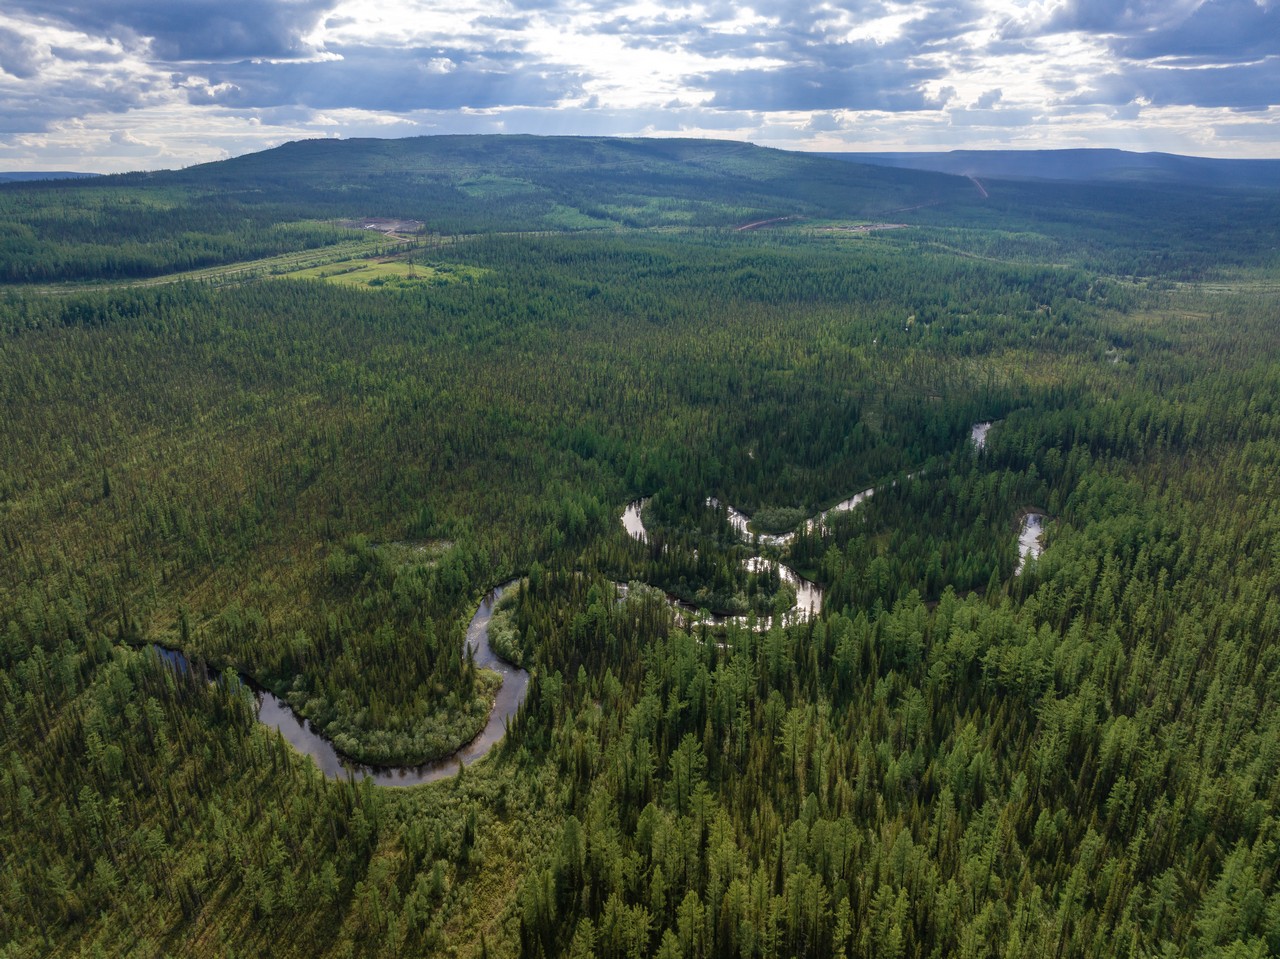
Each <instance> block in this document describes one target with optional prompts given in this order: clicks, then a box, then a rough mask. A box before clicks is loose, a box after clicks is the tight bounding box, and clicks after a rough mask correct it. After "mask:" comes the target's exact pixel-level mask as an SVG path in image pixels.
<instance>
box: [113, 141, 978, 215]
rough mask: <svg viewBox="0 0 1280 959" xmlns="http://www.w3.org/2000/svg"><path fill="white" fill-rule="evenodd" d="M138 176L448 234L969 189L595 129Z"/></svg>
mask: <svg viewBox="0 0 1280 959" xmlns="http://www.w3.org/2000/svg"><path fill="white" fill-rule="evenodd" d="M143 177H144V178H145V179H146V180H149V181H151V182H155V183H159V184H165V185H168V184H179V185H182V186H185V187H189V188H193V189H195V190H201V191H203V190H209V189H216V190H218V191H219V192H220V193H222V191H225V195H226V196H228V197H231V198H233V199H235V200H237V201H238V202H242V203H246V204H259V203H289V204H305V205H307V206H308V207H309V208H310V209H311V210H312V211H313V212H321V211H323V212H324V213H326V214H329V215H348V216H395V217H413V218H415V219H420V220H423V221H425V222H427V223H428V224H429V226H430V228H431V229H432V230H434V231H438V232H446V233H448V232H476V231H481V230H489V229H497V230H529V229H565V228H589V227H593V226H594V227H606V226H632V227H635V226H658V225H708V226H731V225H736V224H743V223H746V222H749V221H751V220H758V219H764V218H773V217H784V216H821V217H831V216H860V215H861V216H878V215H885V214H888V213H890V212H893V211H897V210H901V209H902V208H903V207H908V206H916V205H919V204H921V203H937V202H942V201H946V200H951V199H956V198H958V197H960V196H965V195H967V194H968V193H970V192H972V186H971V185H970V184H967V183H965V182H964V181H963V180H960V179H957V178H955V177H951V176H947V175H942V174H935V173H928V172H923V173H922V172H920V171H903V170H892V169H888V168H885V167H876V166H864V165H855V166H852V167H850V166H847V165H844V164H841V163H840V162H836V161H832V160H829V159H827V158H823V157H814V156H808V155H805V154H799V153H788V152H784V151H781V150H770V149H765V148H762V147H757V146H752V145H751V144H747V143H738V142H730V141H716V140H648V139H618V138H604V137H536V136H436V137H414V138H409V139H400V140H375V139H356V140H302V141H296V142H292V143H286V144H284V145H283V146H280V147H277V148H275V149H273V150H267V151H264V152H262V153H255V154H250V155H247V156H242V157H237V158H235V159H232V160H225V161H220V162H217V163H209V164H203V165H201V166H197V167H192V168H190V169H187V170H183V171H177V172H171V173H164V174H154V175H143ZM137 179H138V178H134V180H137Z"/></svg>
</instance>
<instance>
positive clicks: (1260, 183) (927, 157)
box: [821, 150, 1280, 187]
mask: <svg viewBox="0 0 1280 959" xmlns="http://www.w3.org/2000/svg"><path fill="white" fill-rule="evenodd" d="M821 155H822V156H826V157H831V158H834V159H841V160H846V161H849V162H853V163H872V164H883V165H885V166H888V167H894V168H900V169H911V170H931V171H934V172H939V173H952V174H956V175H958V176H979V177H1007V178H1016V179H1040V180H1084V181H1098V180H1107V181H1128V182H1141V183H1199V184H1203V185H1206V186H1239V187H1280V160H1227V159H1217V158H1213V157H1190V156H1178V155H1176V154H1171V153H1132V152H1129V151H1126V150H952V151H950V152H947V153H915V152H905V153H824V154H821Z"/></svg>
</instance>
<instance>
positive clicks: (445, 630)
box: [0, 137, 1280, 959]
mask: <svg viewBox="0 0 1280 959" xmlns="http://www.w3.org/2000/svg"><path fill="white" fill-rule="evenodd" d="M984 185H985V186H986V189H987V190H988V192H989V194H990V196H989V197H988V198H986V199H984V198H982V197H981V196H980V195H978V194H977V192H976V191H975V190H974V189H973V186H972V184H970V183H969V181H968V180H966V179H963V178H953V177H948V176H944V175H941V174H927V173H919V172H916V171H910V170H889V169H877V168H871V167H862V166H859V165H856V164H850V163H847V162H844V161H840V160H830V159H822V158H817V157H805V156H801V155H795V154H786V153H782V152H779V151H766V150H758V149H757V148H753V147H748V146H745V145H742V144H718V143H714V142H707V141H642V140H630V141H610V140H589V139H581V140H579V139H563V140H562V139H538V138H525V137H512V138H467V137H454V138H450V137H443V138H428V139H423V140H408V141H349V142H341V143H334V142H323V143H322V142H315V143H298V144H289V145H286V146H285V147H281V148H279V149H278V150H275V151H268V152H267V153H264V154H258V155H254V156H250V157H242V158H239V159H237V160H232V161H226V162H224V163H221V164H212V165H208V166H205V167H195V168H191V169H189V170H185V171H178V172H172V173H163V174H146V175H143V174H134V175H129V176H122V177H104V178H99V179H95V180H89V181H83V182H75V183H68V182H65V181H64V182H59V183H56V184H12V185H4V186H0V281H3V287H2V288H0V416H2V417H3V419H2V420H0V423H2V428H0V709H3V722H2V723H0V956H2V957H5V959H11V957H12V959H18V957H24V959H25V957H36V956H48V955H58V956H62V955H65V956H82V955H83V956H99V955H101V956H113V955H129V956H139V957H142V956H147V957H152V956H170V955H171V956H255V955H280V956H292V955H297V956H317V955H333V956H343V957H346V956H382V955H426V956H460V957H481V956H493V957H499V956H507V957H517V956H519V957H529V959H536V957H547V959H550V957H555V956H573V957H581V959H585V957H592V956H594V957H598V959H606V957H608V959H613V957H618V959H623V957H645V956H662V957H696V959H713V957H716V959H718V957H736V956H744V957H793V956H809V957H816V959H828V957H831V959H834V957H849V959H851V957H855V956H862V957H904V959H905V957H944V956H947V957H949V956H965V957H981V956H990V957H1002V959H1013V957H1041V956H1061V957H1068V956H1070V957H1076V956H1081V957H1083V956H1096V957H1110V956H1123V957H1132V959H1138V957H1165V956H1170V957H1172V956H1194V957H1224V959H1225V957H1264V956H1269V955H1275V954H1277V953H1280V877H1278V876H1277V870H1278V868H1280V856H1278V854H1277V843H1280V805H1278V803H1280V564H1278V559H1280V323H1278V322H1277V320H1280V285H1277V283H1276V279H1275V278H1276V276H1277V272H1276V271H1277V269H1280V215H1278V214H1280V194H1277V193H1275V192H1274V191H1271V192H1268V191H1265V190H1229V189H1221V190H1217V191H1213V190H1208V191H1206V190H1204V189H1201V188H1196V189H1195V190H1194V191H1193V190H1192V189H1191V188H1190V187H1188V188H1186V189H1185V190H1184V189H1182V188H1179V187H1178V186H1176V185H1170V184H1163V185H1159V186H1152V187H1150V188H1144V187H1142V186H1134V185H1126V186H1125V187H1124V188H1123V189H1121V188H1119V187H1109V186H1105V185H1103V186H1100V185H1090V186H1087V187H1086V186H1085V185H1081V184H1056V183H1052V182H1040V183H1035V182H1029V181H1023V182H1018V183H1001V182H1000V181H990V182H986V181H984ZM365 217H387V218H396V219H404V220H416V221H419V222H421V223H422V224H423V225H424V226H423V227H422V230H421V231H420V232H419V233H418V234H417V235H415V236H413V237H411V238H408V239H406V238H404V237H385V238H384V237H378V236H371V235H370V234H369V233H368V232H367V231H363V232H357V231H355V230H353V229H352V224H351V223H349V222H347V221H350V220H359V219H361V218H365ZM761 221H767V222H764V223H763V224H762V225H759V226H753V228H751V229H741V227H744V226H748V225H753V224H760V223H761ZM886 224H892V226H893V228H892V229H887V228H884V227H885V226H886ZM318 264H327V266H326V269H329V268H330V267H332V268H334V269H336V270H339V271H340V270H347V269H348V267H352V268H354V266H356V265H367V266H370V267H371V268H374V267H376V269H380V270H384V271H392V270H394V271H398V272H396V273H395V276H396V279H395V281H394V282H388V281H387V280H386V279H385V276H382V277H381V278H379V279H375V280H373V281H371V282H369V283H368V284H367V285H364V284H360V283H350V282H346V283H344V282H338V281H339V280H340V279H341V276H340V275H334V276H330V277H329V278H328V279H326V278H324V277H323V276H321V275H319V274H317V273H316V272H315V270H313V269H311V267H314V266H316V265H318ZM193 270H197V271H201V272H199V273H195V274H193V273H190V272H188V271H193ZM387 275H389V274H387ZM979 422H992V423H993V424H994V425H993V426H992V427H991V430H990V432H989V433H988V434H987V436H986V439H985V442H984V443H983V444H982V445H981V446H979V445H977V444H975V442H974V441H973V439H972V438H971V429H972V427H973V426H974V424H975V423H979ZM866 489H874V490H875V494H874V495H873V496H871V497H870V498H868V499H866V501H865V502H862V503H861V504H859V505H858V506H856V507H854V508H853V509H850V510H847V511H845V512H840V513H835V514H832V515H831V516H829V517H828V519H827V520H826V521H824V522H822V523H821V524H807V523H806V522H805V519H806V518H807V517H812V516H815V515H817V514H818V513H819V512H821V511H822V510H824V509H827V508H829V507H831V506H832V505H833V504H836V503H838V502H839V501H841V500H843V499H845V498H846V497H848V496H850V495H851V494H853V493H855V492H858V491H861V490H866ZM640 499H644V500H645V506H644V510H643V516H644V522H645V526H646V529H647V531H648V536H647V540H646V541H643V542H642V541H639V540H637V539H636V538H634V537H633V536H630V535H628V534H627V532H626V530H625V529H624V527H623V524H622V522H621V521H620V519H621V516H622V513H623V510H624V508H625V507H626V506H627V505H628V504H629V503H632V502H635V501H637V500H640ZM709 499H714V500H715V501H717V502H718V503H721V504H732V505H733V506H734V507H736V508H737V509H739V510H742V511H743V512H744V513H746V514H747V515H749V516H751V517H753V519H754V521H755V530H756V532H773V533H778V532H786V531H788V530H790V531H793V532H794V536H793V537H792V538H791V539H789V540H788V541H786V542H784V543H775V542H772V541H767V540H765V539H761V538H759V537H757V538H756V539H755V541H754V542H751V541H748V540H749V539H750V537H747V538H744V537H743V536H742V535H741V534H740V533H739V532H737V531H736V530H735V529H734V528H733V527H732V525H731V523H730V521H729V519H730V518H729V515H728V513H727V511H726V510H725V509H724V508H723V507H720V508H716V507H714V506H712V505H708V501H709ZM1030 511H1035V512H1037V513H1042V514H1044V516H1045V517H1046V519H1045V535H1044V540H1043V547H1044V548H1043V552H1042V553H1041V554H1040V555H1039V556H1038V557H1036V558H1033V559H1031V560H1030V561H1029V562H1028V564H1027V565H1026V567H1025V568H1023V569H1020V565H1019V564H1020V555H1019V546H1018V536H1019V528H1020V522H1021V521H1022V518H1023V517H1024V516H1025V515H1026V514H1027V513H1028V512H1030ZM756 555H763V556H764V557H766V558H767V559H771V560H778V561H781V562H783V563H785V564H787V565H788V566H789V567H790V568H792V569H795V570H796V571H798V572H799V573H800V574H801V575H803V576H805V577H807V578H808V579H809V580H811V581H812V582H813V583H814V584H816V585H817V587H820V588H821V590H822V596H823V600H822V608H821V611H820V613H819V614H818V615H816V616H812V617H806V616H803V615H790V616H785V617H784V616H781V615H774V614H776V613H780V612H782V611H783V608H784V607H785V606H788V605H789V604H790V603H791V601H792V597H793V596H794V591H793V590H790V589H789V588H788V587H786V586H785V585H784V584H783V583H782V582H781V581H780V580H779V578H778V576H777V575H774V574H770V573H766V572H760V571H759V570H758V568H757V567H755V566H752V565H750V564H749V563H747V562H746V560H747V558H748V557H751V556H756ZM512 581H515V583H516V585H515V586H513V587H512V588H511V589H510V590H509V591H508V594H507V596H508V598H507V599H506V600H505V601H504V603H503V604H502V609H501V611H500V612H499V614H498V616H497V619H496V622H495V626H494V627H493V630H492V635H493V639H494V645H495V648H497V649H499V650H500V651H501V652H502V654H503V655H505V656H506V657H507V658H508V659H510V660H512V661H516V662H518V663H519V664H520V665H523V666H524V667H526V668H527V669H528V670H529V672H530V675H531V680H530V687H529V694H528V698H527V699H526V700H525V702H524V704H523V706H522V707H521V709H520V711H519V713H518V714H517V715H516V717H515V718H514V720H513V721H511V723H510V724H509V726H508V728H507V731H506V735H505V736H504V737H503V739H502V742H501V744H500V745H499V746H498V747H497V748H496V749H494V750H493V752H492V753H490V754H489V755H488V756H487V757H486V758H484V759H482V760H481V761H479V762H477V763H476V764H475V765H472V766H467V767H465V769H463V770H462V771H461V772H460V773H458V774H457V775H454V776H451V777H448V778H445V779H443V780H441V781H439V782H435V783H430V784H427V785H422V786H415V787H412V788H403V789H401V788H384V787H378V786H374V785H373V784H372V782H371V781H370V780H363V781H361V780H360V779H358V778H354V777H353V778H351V779H348V780H346V781H343V780H340V779H329V778H326V777H325V776H324V775H322V774H321V773H320V772H319V771H318V770H317V769H316V767H315V766H314V765H313V764H312V762H311V760H310V759H309V758H307V757H306V756H304V755H302V754H300V753H299V752H298V751H296V750H295V749H294V748H293V747H292V746H290V745H289V743H287V742H286V741H284V739H283V738H282V737H280V736H279V735H278V734H277V733H276V732H275V731H274V730H273V729H270V728H268V727H267V726H265V725H264V724H263V723H261V722H259V721H258V720H257V718H256V703H255V692H254V691H255V689H256V688H263V689H266V690H270V691H271V692H272V693H274V694H276V695H277V696H280V697H281V698H283V699H284V700H285V701H286V702H287V703H288V704H289V705H290V706H291V707H292V708H293V710H294V711H295V712H296V713H297V714H298V715H299V716H301V717H305V718H306V719H307V720H308V721H309V722H310V723H311V724H312V726H313V728H315V729H316V730H318V731H319V732H321V733H322V734H323V735H324V736H325V737H327V738H328V739H329V740H330V741H331V742H332V743H333V744H334V745H335V746H336V747H337V748H338V749H339V750H340V751H341V752H342V753H343V754H345V755H347V756H349V757H351V758H353V759H355V760H359V761H362V762H367V763H372V764H375V765H380V766H385V765H399V764H405V765H414V764H418V763H422V762H425V761H428V760H434V759H439V758H441V757H448V756H450V755H451V754H452V753H453V752H454V751H455V750H456V749H458V747H459V746H461V745H463V744H464V743H467V742H468V741H469V740H471V739H472V737H473V736H475V734H476V733H477V731H478V730H479V729H480V728H481V726H483V725H484V723H485V721H486V718H487V716H488V713H489V708H490V705H491V703H492V702H493V699H494V695H495V691H496V689H497V686H498V685H499V677H498V676H497V674H495V673H493V672H491V671H489V670H486V669H482V668H479V667H478V666H477V665H476V663H475V662H474V661H473V659H472V657H471V656H469V655H468V654H467V653H466V652H465V651H464V642H463V639H464V634H465V632H466V628H467V624H468V621H469V620H470V619H471V617H472V614H473V613H474V612H475V611H476V608H477V605H478V603H479V602H480V600H481V598H482V597H483V596H484V595H485V594H487V593H488V592H489V591H490V590H491V589H492V588H493V587H495V586H497V585H498V584H502V583H508V582H512ZM619 584H630V585H629V586H628V588H626V589H620V587H619ZM675 599H678V600H682V601H685V602H687V603H691V604H692V605H693V606H695V607H701V608H703V609H704V610H706V611H708V612H710V613H717V614H733V615H736V616H738V617H739V618H738V619H735V620H733V621H731V622H729V623H728V624H727V625H715V624H714V622H713V621H710V620H708V619H706V618H703V619H702V620H701V621H699V620H698V618H697V617H693V616H691V615H689V613H688V612H687V611H685V610H682V608H681V607H680V606H678V605H676V604H675V603H674V602H673V600H675ZM156 645H158V646H161V647H165V648H168V649H180V650H182V651H183V652H184V653H185V654H186V655H187V656H188V657H189V659H190V660H191V662H193V663H196V664H198V666H199V668H198V669H177V668H174V666H173V665H172V663H171V661H170V660H169V659H167V658H166V657H165V656H162V655H161V654H160V653H159V652H158V651H157V650H156V649H155V648H154V647H155V646H156ZM206 670H207V671H208V673H209V675H211V676H215V677H218V678H217V681H215V682H209V681H207V680H206V677H205V671H206Z"/></svg>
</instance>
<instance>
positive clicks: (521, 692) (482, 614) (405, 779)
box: [155, 584, 529, 786]
mask: <svg viewBox="0 0 1280 959" xmlns="http://www.w3.org/2000/svg"><path fill="white" fill-rule="evenodd" d="M511 585H512V584H507V585H506V586H499V587H497V588H496V589H494V590H493V591H492V592H490V593H489V595H488V596H486V597H485V598H484V600H483V601H482V602H481V603H480V608H479V609H477V610H476V614H475V616H473V617H472V618H471V623H470V625H468V627H467V638H466V644H467V646H468V647H469V648H470V649H471V654H472V656H473V658H474V660H475V664H476V666H477V667H479V668H481V669H492V670H493V671H494V672H496V673H499V674H500V675H501V676H502V686H501V687H500V688H499V689H498V695H497V698H496V699H495V700H494V704H493V709H492V710H491V711H490V713H489V720H488V722H487V723H486V724H485V727H484V729H482V730H481V731H480V733H479V734H478V735H477V736H476V738H475V739H473V740H471V742H469V743H467V744H466V745H465V746H463V747H462V748H461V749H459V750H457V751H456V752H454V753H451V754H450V755H448V756H445V757H444V758H442V759H437V760H435V761H433V762H429V763H424V764H423V765H420V766H368V765H365V764H363V763H358V762H356V761H355V760H353V759H350V758H348V757H346V756H344V755H342V754H341V753H339V752H338V750H337V749H335V748H334V745H333V743H331V742H329V740H327V739H325V738H324V737H323V736H321V735H320V734H319V733H318V732H316V731H315V730H314V729H312V728H311V723H309V722H308V721H307V720H305V719H302V718H301V717H299V716H298V714H297V713H295V712H294V711H293V709H292V708H291V707H290V706H289V704H288V703H286V702H285V701H284V700H283V699H281V698H280V697H279V696H276V695H275V694H274V693H272V692H270V691H269V690H266V689H262V688H261V687H259V686H257V685H256V684H253V683H249V682H248V681H247V680H246V685H248V686H249V687H250V688H251V689H253V693H254V696H255V697H256V698H257V700H258V721H259V722H261V723H262V724H263V725H266V726H270V727H271V728H272V729H278V730H280V733H281V735H282V736H284V738H285V739H286V740H288V742H289V744H290V745H291V746H293V748H294V749H296V750H297V751H298V752H300V753H303V754H304V755H307V756H310V757H311V758H312V760H313V761H314V762H315V764H316V767H317V768H318V769H319V770H320V772H322V773H324V775H325V776H327V777H328V778H329V779H347V778H348V777H351V778H355V779H361V778H362V777H364V776H368V777H369V778H371V779H372V780H373V782H374V785H377V786H417V785H420V784H422V783H429V782H434V781H435V780H437V779H446V778H448V777H449V776H453V775H456V774H457V772H458V768H459V766H460V765H470V764H471V763H473V762H475V761H476V760H477V759H480V758H482V757H483V756H485V755H487V754H488V752H489V750H491V749H492V748H493V747H494V746H496V745H497V744H498V743H499V742H501V740H502V737H503V735H504V734H505V733H506V729H507V722H508V721H509V720H510V719H512V718H513V717H514V716H515V714H516V711H517V710H519V708H520V705H521V703H523V702H524V700H525V697H526V696H527V695H528V694H529V674H528V673H527V672H526V671H525V670H523V669H519V668H518V667H515V666H512V665H511V664H510V663H508V662H506V661H505V660H503V659H501V658H499V657H498V655H497V654H496V653H495V652H494V651H493V649H492V648H491V647H490V645H489V621H490V620H491V619H492V618H493V610H494V607H495V606H496V605H497V602H498V600H499V599H500V598H501V596H502V593H503V592H504V591H505V590H507V589H509V588H510V587H511ZM155 648H156V649H157V650H158V651H159V652H160V655H161V656H163V657H164V658H165V660H166V661H167V662H169V663H170V664H171V665H173V666H174V667H175V668H181V669H190V668H191V666H190V663H189V662H188V661H187V659H186V657H185V656H183V655H182V653H179V652H177V651H175V650H171V649H164V648H163V647H159V646H157V647H155Z"/></svg>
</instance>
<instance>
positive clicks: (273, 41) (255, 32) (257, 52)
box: [8, 0, 333, 61]
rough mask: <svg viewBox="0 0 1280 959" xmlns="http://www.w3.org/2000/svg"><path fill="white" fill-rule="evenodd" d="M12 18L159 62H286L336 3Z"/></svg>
mask: <svg viewBox="0 0 1280 959" xmlns="http://www.w3.org/2000/svg"><path fill="white" fill-rule="evenodd" d="M8 6H9V8H10V9H9V12H10V13H11V14H13V15H15V16H24V17H28V18H31V19H47V20H52V21H54V22H57V23H61V24H64V25H66V26H68V27H70V28H72V29H75V30H79V31H82V32H85V33H89V34H98V35H105V36H112V37H121V38H123V39H126V40H133V41H150V44H151V49H152V52H153V54H154V56H155V57H156V58H157V59H160V60H170V61H179V60H223V59H239V58H248V57H272V58H287V57H298V56H306V55H309V54H310V53H312V52H313V51H312V50H311V49H310V48H309V47H308V46H307V44H306V43H305V42H304V40H303V38H304V37H305V36H306V35H307V34H308V33H309V32H311V31H312V30H314V29H315V28H316V26H317V25H318V24H319V23H320V21H321V20H322V19H323V18H324V15H325V14H326V13H327V12H328V11H329V9H330V8H332V6H333V0H181V2H177V0H112V2H109V3H104V2H102V0H13V2H11V4H9V5H8Z"/></svg>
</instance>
